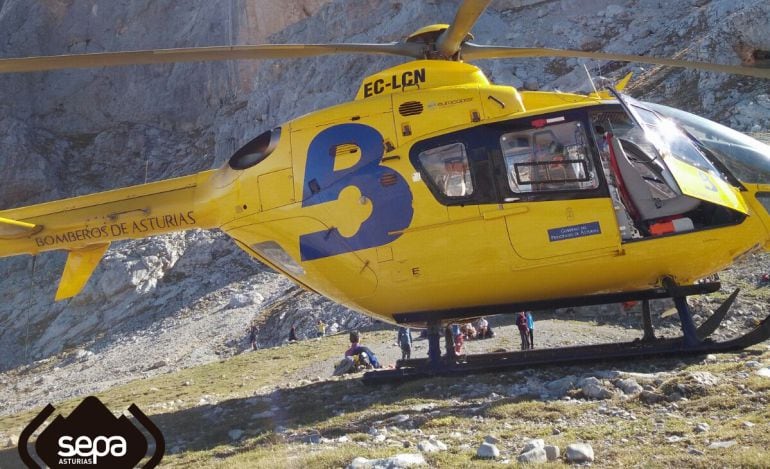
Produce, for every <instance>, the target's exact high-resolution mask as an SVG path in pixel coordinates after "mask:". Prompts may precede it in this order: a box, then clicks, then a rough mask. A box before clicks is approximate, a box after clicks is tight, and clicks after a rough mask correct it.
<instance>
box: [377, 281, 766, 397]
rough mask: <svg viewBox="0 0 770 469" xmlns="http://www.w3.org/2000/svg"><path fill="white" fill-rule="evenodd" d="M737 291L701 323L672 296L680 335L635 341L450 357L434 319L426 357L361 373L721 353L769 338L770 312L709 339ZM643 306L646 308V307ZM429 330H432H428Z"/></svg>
mask: <svg viewBox="0 0 770 469" xmlns="http://www.w3.org/2000/svg"><path fill="white" fill-rule="evenodd" d="M737 294H738V291H737V290H736V291H734V292H733V293H732V294H731V295H730V297H729V298H728V299H727V300H725V302H724V303H723V304H722V305H721V306H720V307H719V308H718V309H717V310H716V311H715V312H714V314H713V315H712V316H711V318H709V319H708V320H707V321H706V322H704V323H703V324H702V325H701V326H700V327H699V328H696V327H695V324H694V322H693V320H692V313H691V311H690V308H689V307H688V306H687V302H686V300H685V297H684V296H682V297H679V298H676V297H675V298H674V302H675V304H676V306H677V311H678V312H679V318H680V319H681V320H682V337H678V338H666V339H652V340H644V339H643V340H635V341H633V342H622V343H611V344H598V345H582V346H575V347H562V348H553V349H538V350H524V351H520V352H496V353H485V354H476V355H465V356H462V357H454V356H450V355H449V354H447V356H446V357H444V358H442V357H441V355H440V354H441V350H440V339H439V338H440V334H441V331H442V328H441V326H440V325H438V324H436V323H434V324H433V325H432V327H430V328H429V333H428V340H429V358H427V359H425V358H423V359H411V360H399V361H398V362H397V364H396V369H394V370H383V371H372V372H368V373H365V374H364V377H363V380H364V383H366V384H380V383H382V384H384V383H392V382H398V381H403V380H408V379H415V378H424V377H430V376H453V375H463V374H467V373H481V372H496V371H502V370H508V369H516V368H528V367H533V366H545V365H567V364H576V363H590V362H596V361H605V360H622V359H638V358H649V357H664V356H677V357H678V356H684V355H699V354H706V353H721V352H730V351H736V350H742V349H744V348H746V347H750V346H752V345H755V344H758V343H760V342H763V341H765V340H768V339H770V316H768V317H767V318H765V319H764V320H763V321H762V322H761V323H760V324H759V325H758V326H757V327H756V328H754V329H753V330H751V331H749V332H748V333H746V334H744V335H742V336H739V337H736V338H734V339H731V340H727V341H723V342H717V341H714V340H711V339H709V338H708V336H710V335H711V333H713V332H714V331H715V330H716V329H717V327H718V326H719V323H721V321H722V320H723V319H724V317H725V316H726V313H727V310H728V309H729V308H730V306H731V305H732V304H733V302H734V300H735V297H736V296H737ZM645 311H646V312H645ZM642 314H643V319H644V322H645V325H644V328H645V339H646V338H649V334H648V333H650V334H651V333H652V325H651V321H650V323H649V326H648V324H647V321H648V319H649V318H646V319H645V318H644V316H645V315H648V314H649V305H646V306H645V305H644V303H643V304H642ZM432 331H433V333H431V332H432Z"/></svg>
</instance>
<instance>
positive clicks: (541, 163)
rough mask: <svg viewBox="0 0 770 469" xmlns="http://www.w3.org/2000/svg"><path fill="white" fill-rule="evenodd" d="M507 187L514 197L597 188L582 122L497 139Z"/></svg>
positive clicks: (506, 135) (506, 134)
mask: <svg viewBox="0 0 770 469" xmlns="http://www.w3.org/2000/svg"><path fill="white" fill-rule="evenodd" d="M500 148H501V150H502V153H503V158H504V161H505V168H506V174H507V177H508V186H509V187H510V189H511V191H513V192H515V193H519V194H521V193H533V192H549V191H575V190H590V189H596V188H597V187H599V179H598V176H597V173H596V171H595V170H594V167H593V164H592V163H591V158H590V152H589V149H588V148H589V147H588V144H587V138H586V133H585V130H584V129H583V125H582V123H581V122H563V123H559V124H554V125H549V126H541V127H536V128H532V129H528V130H520V131H516V132H508V133H505V134H503V135H502V136H501V137H500Z"/></svg>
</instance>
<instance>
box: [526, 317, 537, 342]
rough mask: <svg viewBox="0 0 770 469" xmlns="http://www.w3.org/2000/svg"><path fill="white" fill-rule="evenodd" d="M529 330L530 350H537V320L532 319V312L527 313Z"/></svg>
mask: <svg viewBox="0 0 770 469" xmlns="http://www.w3.org/2000/svg"><path fill="white" fill-rule="evenodd" d="M526 316H527V329H529V348H531V349H533V348H535V319H534V318H533V317H532V311H527V314H526Z"/></svg>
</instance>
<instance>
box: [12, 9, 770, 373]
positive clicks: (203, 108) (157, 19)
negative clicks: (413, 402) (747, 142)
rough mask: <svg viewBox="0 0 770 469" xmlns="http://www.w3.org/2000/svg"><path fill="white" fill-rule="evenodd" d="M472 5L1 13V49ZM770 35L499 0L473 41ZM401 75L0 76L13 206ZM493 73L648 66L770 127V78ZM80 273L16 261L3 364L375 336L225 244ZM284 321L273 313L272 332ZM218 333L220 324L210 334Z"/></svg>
mask: <svg viewBox="0 0 770 469" xmlns="http://www.w3.org/2000/svg"><path fill="white" fill-rule="evenodd" d="M457 5H458V2H454V1H453V2H443V1H442V2H437V1H420V2H414V1H412V2H403V1H393V0H357V1H354V2H353V1H341V0H334V1H322V0H287V1H286V2H280V3H278V2H270V1H266V0H253V1H247V0H213V1H212V0H208V1H201V0H185V1H181V0H170V1H167V2H160V3H159V2H152V1H150V0H131V1H127V0H119V1H115V0H110V1H105V0H88V1H79V2H71V1H66V0H56V1H40V0H37V1H29V0H0V55H2V56H6V57H15V56H34V55H52V54H67V53H83V52H99V51H117V50H134V49H151V48H172V47H191V46H203V45H226V44H253V43H261V42H272V43H323V42H389V41H394V40H398V39H400V38H402V37H403V36H405V35H407V34H409V33H411V32H412V31H415V30H416V29H418V28H420V27H422V26H425V25H428V24H433V23H437V22H449V21H451V19H452V18H453V16H454V12H455V10H456V7H457ZM769 30H770V4H768V3H767V2H766V1H764V0H743V1H734V0H713V1H709V0H687V1H683V2H677V3H671V2H659V1H657V0H655V1H652V0H632V1H629V2H613V1H611V0H588V1H582V2H575V1H570V0H562V1H553V0H547V1H535V0H496V1H494V2H493V3H492V5H491V7H490V8H489V9H488V11H487V12H486V13H485V14H484V15H483V16H482V17H481V19H480V20H479V22H478V24H477V26H476V27H475V28H474V34H475V36H476V38H477V39H476V42H478V43H488V44H504V45H516V46H532V47H564V48H574V49H586V50H601V51H607V52H618V53H630V54H649V55H653V56H659V57H676V58H680V59H685V60H701V61H713V62H718V63H725V64H739V63H741V62H742V61H743V62H748V61H751V60H753V59H754V57H757V56H759V57H762V54H766V51H770V37H768V35H767V31H769ZM400 62H401V59H398V58H392V57H379V56H343V55H340V56H333V57H319V58H311V59H302V60H284V61H278V60H270V61H263V62H260V63H244V62H238V63H234V62H221V63H204V64H176V65H160V66H130V67H120V68H114V69H92V70H68V71H60V72H51V73H35V74H24V75H0V161H1V162H2V166H1V167H2V179H3V183H2V184H0V208H3V209H5V208H11V207H16V206H22V205H27V204H32V203H38V202H42V201H47V200H53V199H58V198H62V197H71V196H76V195H81V194H86V193H91V192H94V191H102V190H108V189H111V188H115V187H121V186H125V185H130V184H138V183H143V182H150V181H156V180H161V179H164V178H168V177H173V176H180V175H184V174H190V173H193V172H196V171H200V170H204V169H209V168H212V167H218V166H219V165H221V164H223V163H224V162H225V161H226V160H227V158H228V157H229V156H230V155H231V154H232V153H233V151H234V150H235V149H237V148H238V147H239V146H240V145H242V144H243V143H245V142H247V141H249V140H250V139H252V138H253V137H254V136H256V135H258V134H259V133H261V132H263V131H264V130H267V129H269V128H272V127H273V126H275V125H278V124H280V123H281V122H284V121H286V120H289V119H291V118H293V117H296V116H299V115H301V114H304V113H307V112H310V111H313V110H316V109H319V108H322V107H325V106H329V105H333V104H337V103H340V102H343V101H345V100H349V99H351V98H352V97H353V95H354V94H355V92H356V90H357V88H358V85H359V83H360V81H361V80H362V79H363V78H364V77H365V76H367V75H368V74H371V73H374V72H376V71H378V70H380V69H382V68H384V67H387V66H391V65H395V64H397V63H400ZM479 65H481V66H482V68H483V69H484V70H485V72H486V73H487V75H488V76H489V78H490V79H491V80H493V81H494V82H497V83H501V84H511V85H513V86H516V87H521V88H527V89H560V90H564V91H574V90H583V91H585V90H588V89H589V87H590V83H589V81H588V79H587V76H586V70H585V69H586V68H587V69H588V70H589V71H590V72H591V74H593V75H602V76H606V77H609V78H611V79H617V78H619V77H621V76H622V75H624V74H625V73H627V72H628V71H634V72H635V77H636V78H635V79H634V81H632V84H631V86H630V88H629V91H630V93H631V94H632V95H634V96H635V97H638V98H642V99H645V100H650V101H655V102H661V103H667V104H670V105H673V106H676V107H680V108H683V109H685V110H689V111H693V112H696V113H699V114H701V115H703V116H705V117H708V118H711V119H714V120H716V121H719V122H722V123H724V124H727V125H729V126H732V127H734V128H736V129H738V130H742V131H748V132H762V131H768V130H769V129H770V82H768V81H762V80H758V79H750V78H745V77H737V76H729V75H724V74H717V73H706V72H697V71H693V70H683V69H675V68H664V67H655V66H644V67H641V66H639V65H634V64H632V65H627V64H621V63H606V62H601V63H600V62H595V61H581V60H576V59H554V60H549V59H538V60H535V59H528V60H519V61H514V60H500V61H481V62H479ZM64 260H65V256H64V255H63V254H61V253H49V254H45V255H41V256H38V257H37V258H35V259H31V258H29V257H19V258H7V259H0V278H2V280H1V281H0V351H1V352H2V360H0V370H7V369H10V368H13V367H16V366H18V365H20V364H24V363H30V362H32V361H34V360H38V359H41V358H45V357H50V356H53V355H56V354H58V353H60V352H62V351H65V350H74V349H78V350H80V351H81V353H85V352H83V350H88V351H94V350H96V351H97V352H98V351H104V350H108V349H111V348H117V347H123V346H125V347H127V348H126V349H125V352H124V353H125V355H123V356H124V359H126V358H125V357H130V356H131V353H132V352H131V350H138V349H140V348H142V349H144V350H146V349H147V347H153V346H155V345H154V344H158V343H160V341H161V340H162V343H163V344H164V345H163V347H164V348H162V350H161V348H159V349H158V350H159V355H163V357H173V358H170V359H173V360H179V361H180V363H186V362H184V360H186V359H190V357H195V359H194V360H193V361H201V360H202V361H205V360H211V359H215V358H216V357H217V356H221V355H222V354H229V353H234V352H235V351H238V350H240V349H241V348H242V347H243V346H244V342H243V340H242V339H243V337H244V336H245V330H246V329H247V327H248V325H249V324H250V323H251V322H252V321H253V320H257V321H261V322H262V323H263V324H262V329H261V332H260V342H261V343H262V344H263V345H272V344H276V343H279V342H280V341H282V340H284V339H285V337H286V335H287V333H288V328H289V327H290V325H291V324H294V323H296V324H297V326H298V328H299V331H300V334H303V335H309V334H311V333H312V331H313V325H314V324H315V321H316V320H317V318H319V317H323V318H325V319H326V322H328V323H332V322H337V323H339V325H340V327H364V326H366V325H367V324H369V323H370V322H371V320H370V319H368V318H364V317H361V316H359V315H357V314H355V313H353V312H351V311H349V310H346V309H344V308H342V307H340V306H338V305H334V304H333V303H331V302H329V301H328V300H325V299H323V298H320V297H318V296H316V295H313V294H310V293H305V292H300V291H298V290H297V288H296V287H295V286H293V285H292V284H291V283H290V282H289V281H287V280H286V279H285V278H282V277H280V276H278V275H277V274H275V273H273V272H271V271H269V270H268V269H266V268H265V267H263V266H261V265H259V264H258V263H257V262H255V261H253V260H251V259H250V258H249V257H248V256H247V255H246V254H244V253H243V252H241V251H240V250H239V249H238V248H236V247H235V245H234V244H233V243H232V242H230V241H229V240H228V239H227V238H226V237H225V236H223V235H222V234H221V233H217V232H197V231H194V232H187V233H182V234H172V235H167V236H161V237H157V238H154V239H149V240H143V241H128V242H122V243H115V244H113V246H112V247H111V249H110V250H109V251H108V253H107V255H106V256H105V258H104V259H103V260H102V263H101V264H100V266H99V267H98V269H97V271H96V272H95V273H94V275H93V277H92V278H91V280H90V281H89V283H88V285H87V286H86V288H85V290H84V292H83V293H81V294H80V295H79V296H77V297H76V298H74V299H72V300H70V301H64V302H59V303H54V302H53V298H54V292H55V290H56V286H57V283H58V278H59V275H60V272H61V270H62V268H63V265H64ZM265 311H269V312H271V313H272V314H271V315H270V318H271V319H270V321H266V320H265V316H264V315H263V314H262V313H263V312H265ZM260 318H261V319H260ZM199 320H200V321H204V323H205V324H208V325H209V327H203V328H199V327H194V326H193V325H194V324H195V323H196V322H197V321H199ZM148 331H149V332H148ZM152 331H156V332H157V335H152V334H155V332H152ZM161 332H162V334H161ZM148 334H150V335H149V336H148ZM145 336H147V337H151V338H154V339H155V340H154V341H153V340H149V339H148V340H144V339H142V338H143V337H145ZM130 344H134V345H133V347H134V349H131V347H128V345H130ZM121 350H123V349H121ZM150 359H151V358H147V360H150ZM158 359H160V357H159V358H158ZM198 359H200V360H198Z"/></svg>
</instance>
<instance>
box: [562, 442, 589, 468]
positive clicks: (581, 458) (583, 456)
mask: <svg viewBox="0 0 770 469" xmlns="http://www.w3.org/2000/svg"><path fill="white" fill-rule="evenodd" d="M564 457H565V458H566V459H567V462H574V463H583V462H593V460H594V449H593V448H592V447H591V445H589V444H587V443H572V444H571V445H569V446H567V451H566V452H565V454H564Z"/></svg>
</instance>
